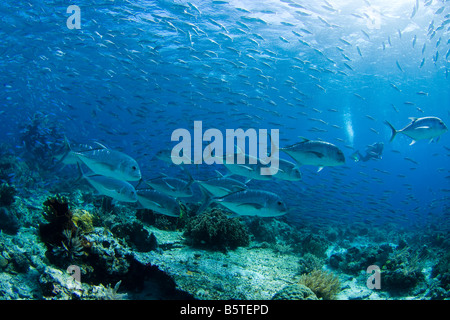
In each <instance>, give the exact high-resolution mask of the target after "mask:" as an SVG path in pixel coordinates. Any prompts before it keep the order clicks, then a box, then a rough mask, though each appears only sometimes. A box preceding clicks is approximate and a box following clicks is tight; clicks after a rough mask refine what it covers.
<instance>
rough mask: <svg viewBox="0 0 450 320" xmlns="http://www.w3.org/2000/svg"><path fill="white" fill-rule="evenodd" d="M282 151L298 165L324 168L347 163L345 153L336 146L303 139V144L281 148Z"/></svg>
mask: <svg viewBox="0 0 450 320" xmlns="http://www.w3.org/2000/svg"><path fill="white" fill-rule="evenodd" d="M280 151H283V152H285V153H287V154H288V155H289V156H291V157H292V158H293V159H294V160H295V161H296V162H297V163H298V165H313V166H318V167H319V171H320V170H322V168H323V167H332V166H340V165H343V164H344V163H345V156H344V153H343V152H342V151H341V150H340V149H339V148H338V147H337V146H335V145H334V144H332V143H329V142H325V141H315V140H308V139H305V138H303V141H302V142H299V143H296V144H293V145H291V146H288V147H285V148H280Z"/></svg>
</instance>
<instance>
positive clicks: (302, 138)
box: [298, 136, 310, 142]
mask: <svg viewBox="0 0 450 320" xmlns="http://www.w3.org/2000/svg"><path fill="white" fill-rule="evenodd" d="M298 137H299V138H300V140H302V141H301V142H307V141H310V140H309V139H308V138H305V137H302V136H298Z"/></svg>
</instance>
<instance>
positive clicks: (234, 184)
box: [195, 177, 247, 197]
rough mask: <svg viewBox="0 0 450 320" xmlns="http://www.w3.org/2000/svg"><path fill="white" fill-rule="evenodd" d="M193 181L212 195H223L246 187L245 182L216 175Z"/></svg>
mask: <svg viewBox="0 0 450 320" xmlns="http://www.w3.org/2000/svg"><path fill="white" fill-rule="evenodd" d="M195 182H196V183H197V184H198V185H199V186H200V188H201V189H203V190H205V191H206V192H208V193H209V194H210V195H212V196H213V197H223V196H226V195H227V194H230V193H232V192H235V191H239V190H244V189H246V188H247V186H246V185H245V183H243V182H240V181H239V180H236V179H232V178H229V177H218V178H213V179H209V180H205V181H200V180H196V181H195Z"/></svg>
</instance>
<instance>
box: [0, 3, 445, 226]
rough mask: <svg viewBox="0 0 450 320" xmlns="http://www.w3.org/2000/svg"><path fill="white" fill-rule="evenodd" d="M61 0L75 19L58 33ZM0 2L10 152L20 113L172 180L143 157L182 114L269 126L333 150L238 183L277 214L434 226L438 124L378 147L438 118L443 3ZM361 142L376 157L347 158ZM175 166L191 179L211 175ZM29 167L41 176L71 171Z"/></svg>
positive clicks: (18, 142)
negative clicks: (284, 171)
mask: <svg viewBox="0 0 450 320" xmlns="http://www.w3.org/2000/svg"><path fill="white" fill-rule="evenodd" d="M70 4H74V5H77V6H79V8H80V13H81V15H80V22H81V24H80V28H79V29H76V28H74V29H70V28H69V27H68V19H69V18H70V17H71V15H72V14H73V12H72V11H71V12H69V13H68V12H67V7H68V5H70ZM0 10H1V26H0V38H1V41H0V55H1V56H0V66H1V69H2V72H1V74H0V84H1V86H2V89H1V91H0V123H1V125H2V130H1V131H0V141H1V142H3V143H5V144H8V145H9V147H8V150H9V152H12V153H14V154H16V155H17V156H18V157H19V159H23V161H26V159H27V153H28V152H29V149H28V148H27V146H26V145H24V142H23V128H24V126H26V125H27V124H29V123H31V119H33V118H34V117H37V118H39V119H45V121H44V120H41V121H42V123H45V125H44V127H45V126H47V128H50V127H52V128H53V127H55V128H57V129H55V130H56V131H57V132H58V134H56V133H55V134H54V135H53V136H54V137H56V138H57V139H56V141H52V142H50V141H49V142H48V145H47V149H48V150H53V151H54V150H57V149H58V148H59V147H61V146H62V145H63V137H64V136H65V137H66V138H67V140H68V141H70V142H71V143H93V142H94V141H97V142H100V143H102V144H104V145H106V146H108V147H109V148H111V149H115V150H120V151H122V152H124V153H126V154H127V155H129V156H131V157H133V158H134V159H135V160H136V161H137V162H138V163H139V166H140V168H141V171H142V176H143V178H144V180H145V179H151V178H155V177H158V176H160V175H161V174H162V173H163V174H167V175H170V176H177V177H181V178H187V177H186V175H185V173H183V172H182V171H180V169H179V168H178V167H177V166H170V165H168V164H167V163H164V162H162V161H160V160H158V159H156V158H155V155H156V154H157V152H158V151H160V150H162V149H170V148H172V147H173V146H174V145H175V144H176V143H175V142H173V141H171V134H172V132H173V131H174V130H175V129H178V128H185V129H187V130H189V131H190V132H193V129H194V128H193V126H194V121H202V123H203V130H204V131H205V130H206V129H209V128H216V129H219V130H220V131H221V132H223V133H225V130H226V129H237V128H242V129H244V130H246V129H249V128H255V129H269V130H270V129H278V130H279V133H280V147H285V146H289V145H292V144H294V143H297V142H300V141H302V140H301V137H304V138H307V139H310V140H323V141H327V142H330V143H333V144H334V145H336V146H337V147H339V148H340V149H341V150H342V151H343V152H344V154H345V156H346V163H345V164H344V165H341V166H336V167H325V168H324V169H323V170H321V171H320V172H317V167H315V166H308V165H306V166H300V171H301V172H302V180H301V181H294V182H292V181H282V180H271V181H257V180H252V181H251V182H249V185H251V186H252V188H258V189H263V190H268V191H273V192H275V193H277V194H279V195H280V196H281V197H282V198H283V199H284V201H285V202H286V204H287V206H288V208H289V213H288V214H287V216H286V218H287V219H288V221H290V223H292V224H298V225H301V224H303V223H310V224H311V223H312V224H316V225H317V226H321V225H329V224H336V225H340V224H346V225H351V224H353V223H362V224H365V225H366V226H367V227H368V228H369V229H370V228H377V227H380V226H384V225H386V224H391V225H392V226H394V227H395V228H397V227H398V228H399V229H401V228H414V229H417V228H419V229H420V228H423V227H425V226H429V225H430V224H433V225H435V226H436V228H438V229H441V230H445V231H448V226H449V225H448V217H449V203H450V202H449V192H450V185H449V181H450V180H449V179H450V168H449V156H450V135H449V133H448V132H447V133H444V134H442V136H441V137H440V139H439V141H437V142H436V141H435V142H429V141H428V140H422V141H418V142H417V143H415V144H413V145H410V143H411V141H412V140H411V139H410V138H409V137H407V136H405V135H403V134H401V133H399V134H397V136H396V137H395V139H394V140H393V141H392V142H390V141H389V140H390V138H391V130H390V129H389V127H388V126H387V125H386V124H385V123H384V122H385V121H386V120H387V121H389V122H390V123H391V124H392V125H393V126H394V127H395V128H396V129H402V128H403V127H405V126H406V125H408V124H409V123H410V122H411V121H410V120H409V118H410V117H416V118H420V117H425V116H435V117H439V118H440V119H442V120H443V122H444V123H446V124H447V125H448V124H449V123H450V109H449V105H450V85H449V84H450V74H449V73H450V56H449V50H450V38H449V34H450V30H449V28H450V23H449V22H450V6H449V3H448V1H437V0H429V1H422V0H417V1H410V0H402V1H386V0H367V1H363V0H361V1H359V0H345V1H337V0H321V1H314V2H312V1H301V0H286V1H284V0H282V1H279V0H263V1H252V0H226V1H214V0H213V1H206V0H192V1H181V0H180V1H171V0H161V1H156V0H153V1H144V0H141V1H125V0H124V1H121V0H118V1H108V0H93V1H82V0H78V1H73V3H69V2H67V1H38V0H35V1H21V2H17V1H11V0H6V1H3V2H2V3H1V4H0ZM43 130H44V131H45V129H43ZM48 130H49V129H48ZM47 133H48V134H49V135H51V134H50V133H49V132H47ZM375 142H383V143H384V150H383V154H382V159H380V160H370V161H368V162H362V161H359V162H355V161H353V159H352V157H351V155H352V154H353V153H354V152H355V151H356V150H360V151H361V153H363V154H364V150H365V148H366V146H367V145H370V144H373V143H375ZM48 156H49V157H50V156H51V155H48ZM280 156H281V157H283V158H285V159H289V160H290V161H292V159H291V158H290V157H289V156H288V155H286V154H284V153H280ZM43 158H45V156H43ZM28 161H29V159H28ZM42 163H43V164H44V165H47V164H48V163H47V162H45V161H43V162H42ZM185 167H187V169H188V170H189V172H190V173H191V174H192V175H193V176H194V177H195V178H196V179H199V180H205V179H208V178H212V177H215V176H216V172H215V171H216V170H217V171H220V172H221V173H223V174H226V173H227V171H226V170H225V168H224V167H223V166H221V165H212V166H210V165H205V164H200V165H191V166H189V165H188V166H185ZM41 169H43V171H46V173H45V178H46V179H49V180H48V181H47V183H49V184H50V183H53V182H55V183H56V182H58V181H60V180H61V179H66V178H67V177H68V176H69V177H70V176H71V174H73V176H72V178H76V177H77V175H78V172H77V169H76V166H69V167H67V168H64V170H65V171H64V170H63V171H57V172H54V173H53V174H52V173H51V172H52V171H51V168H50V167H47V168H41ZM63 173H64V174H63ZM50 177H51V178H50ZM11 182H12V183H14V180H13V179H12V181H11ZM43 183H45V182H43ZM18 184H19V183H16V185H17V187H18V188H20V185H18ZM66 191H67V190H66Z"/></svg>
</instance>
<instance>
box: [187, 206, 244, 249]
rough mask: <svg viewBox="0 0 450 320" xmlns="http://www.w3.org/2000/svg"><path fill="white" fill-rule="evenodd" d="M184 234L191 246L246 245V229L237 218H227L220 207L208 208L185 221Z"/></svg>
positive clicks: (216, 247) (229, 246) (222, 246)
mask: <svg viewBox="0 0 450 320" xmlns="http://www.w3.org/2000/svg"><path fill="white" fill-rule="evenodd" d="M184 235H185V237H186V238H187V241H188V242H189V243H190V244H191V245H193V246H204V247H207V248H209V249H213V250H222V251H224V250H227V249H235V248H237V247H241V246H248V244H249V242H250V238H249V235H248V232H247V229H246V228H245V227H244V225H243V224H241V222H240V220H239V219H238V218H228V217H227V216H226V215H225V214H224V213H223V212H222V210H221V209H218V208H213V209H208V210H207V211H206V212H205V213H203V214H200V215H198V216H194V217H192V218H190V219H189V220H188V221H187V222H186V226H185V231H184Z"/></svg>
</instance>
